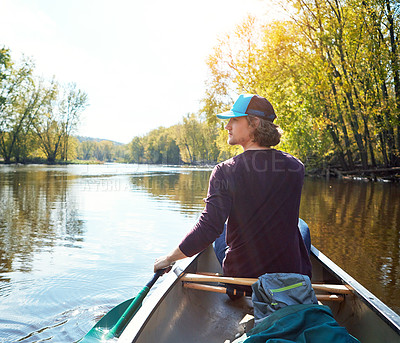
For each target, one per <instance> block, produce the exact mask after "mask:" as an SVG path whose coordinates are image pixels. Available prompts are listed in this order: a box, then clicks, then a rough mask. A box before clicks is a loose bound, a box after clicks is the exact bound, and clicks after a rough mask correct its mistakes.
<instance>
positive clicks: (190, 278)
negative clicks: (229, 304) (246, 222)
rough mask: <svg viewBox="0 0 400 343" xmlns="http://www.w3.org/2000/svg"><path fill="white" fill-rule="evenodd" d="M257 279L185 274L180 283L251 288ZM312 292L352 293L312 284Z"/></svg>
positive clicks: (335, 286)
mask: <svg viewBox="0 0 400 343" xmlns="http://www.w3.org/2000/svg"><path fill="white" fill-rule="evenodd" d="M257 280H258V279H255V278H239V277H229V276H221V275H219V274H214V275H212V274H191V273H186V274H184V275H183V276H182V277H181V281H185V282H221V283H228V284H234V285H241V286H251V285H252V284H254V283H255V282H257ZM312 287H313V289H314V290H318V291H326V292H332V293H338V294H351V293H352V291H351V290H350V289H349V288H348V287H347V286H345V285H328V284H317V283H316V284H312Z"/></svg>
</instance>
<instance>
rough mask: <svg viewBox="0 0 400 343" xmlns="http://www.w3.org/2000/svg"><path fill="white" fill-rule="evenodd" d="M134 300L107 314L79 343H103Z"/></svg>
mask: <svg viewBox="0 0 400 343" xmlns="http://www.w3.org/2000/svg"><path fill="white" fill-rule="evenodd" d="M133 300H135V298H132V299H128V300H126V301H124V302H123V303H121V304H119V305H118V306H115V307H114V308H113V309H112V310H110V311H109V312H107V313H106V315H105V316H104V317H103V318H101V319H100V320H99V321H98V322H97V323H96V325H95V326H93V327H92V328H91V329H90V331H89V332H88V333H87V334H86V335H85V337H83V338H82V339H81V340H80V341H79V342H82V343H90V342H101V341H103V340H104V337H105V336H106V334H107V333H108V332H109V331H110V330H111V329H112V328H113V327H114V325H115V324H116V323H117V322H118V320H119V319H120V318H121V316H122V315H123V314H124V313H125V311H126V309H127V308H128V307H129V305H130V304H131V303H132V301H133Z"/></svg>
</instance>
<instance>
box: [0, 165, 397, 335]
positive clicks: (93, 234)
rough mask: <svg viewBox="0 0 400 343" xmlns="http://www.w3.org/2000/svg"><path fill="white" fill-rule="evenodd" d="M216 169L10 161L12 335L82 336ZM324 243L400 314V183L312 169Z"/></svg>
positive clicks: (1, 286)
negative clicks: (336, 176)
mask: <svg viewBox="0 0 400 343" xmlns="http://www.w3.org/2000/svg"><path fill="white" fill-rule="evenodd" d="M210 171H211V170H210V169H199V168H179V167H163V166H143V165H142V166H137V165H102V166H62V167H59V166H51V167H49V166H0V342H43V341H51V342H74V341H77V340H79V339H80V338H81V337H82V336H83V335H84V334H85V333H86V332H87V331H88V330H90V328H91V327H92V326H93V325H94V324H95V323H96V322H97V320H98V319H99V318H100V317H101V316H102V315H103V314H105V313H106V312H107V311H109V310H110V309H111V308H112V307H114V306H115V305H117V304H119V303H120V302H122V301H124V300H126V299H128V298H129V297H132V296H134V295H135V294H136V293H137V292H138V291H139V290H140V289H141V288H142V287H143V286H144V285H145V283H146V282H147V281H148V280H149V279H150V278H151V276H152V274H153V272H152V265H153V261H154V259H155V258H156V257H158V256H160V255H162V254H165V253H167V252H169V250H171V249H172V248H174V247H175V246H176V245H177V244H178V243H179V242H180V240H181V238H182V236H183V235H184V234H185V233H186V232H187V230H189V229H190V228H191V226H192V225H193V224H194V223H195V221H196V219H197V217H198V216H199V213H200V211H201V210H202V208H203V206H204V203H203V200H202V199H203V198H204V197H205V195H206V192H207V186H208V178H209V175H210ZM301 217H302V218H303V219H305V220H306V221H307V222H308V223H309V225H310V228H311V234H312V239H313V244H314V245H315V246H316V247H317V248H319V249H320V250H321V251H322V252H323V253H325V254H326V255H327V256H328V257H330V258H331V259H332V260H334V261H335V262H336V263H337V264H339V265H340V266H341V267H342V268H344V269H345V270H346V271H347V272H348V273H349V274H350V275H352V276H353V277H355V278H356V279H357V280H358V281H359V282H361V283H362V284H363V285H364V286H365V287H367V288H368V289H369V290H370V291H371V292H372V293H374V294H375V295H376V296H378V297H379V298H380V299H381V300H383V301H384V302H385V303H387V304H388V305H389V306H390V307H391V308H393V309H394V310H395V311H396V312H398V313H400V275H399V274H400V262H399V254H400V253H399V244H400V232H399V229H400V187H399V185H393V184H384V183H368V182H362V181H337V180H329V181H326V180H315V179H307V180H306V182H305V185H304V191H303V198H302V205H301Z"/></svg>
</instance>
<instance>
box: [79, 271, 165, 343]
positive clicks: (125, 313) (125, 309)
mask: <svg viewBox="0 0 400 343" xmlns="http://www.w3.org/2000/svg"><path fill="white" fill-rule="evenodd" d="M164 272H165V269H160V270H157V271H156V272H155V273H154V276H153V278H152V279H151V280H150V281H149V282H148V283H147V284H146V286H144V288H143V289H142V290H141V291H140V292H139V293H138V295H137V296H136V297H135V298H132V299H129V300H126V301H124V302H123V303H121V304H119V305H117V306H116V307H114V308H113V309H112V310H110V311H109V312H108V313H107V314H106V315H105V316H104V317H103V318H101V319H100V320H99V321H98V322H97V324H96V325H95V326H93V328H92V329H91V330H90V331H89V332H88V333H87V334H86V335H85V336H84V337H83V338H82V339H81V340H80V341H79V342H83V343H89V342H104V341H106V340H109V339H112V338H115V337H119V335H120V334H121V332H122V330H123V329H124V328H125V326H126V325H127V324H128V323H129V321H130V320H131V319H132V317H133V316H134V315H135V314H136V312H137V311H138V310H139V308H140V306H141V305H142V302H143V299H144V298H145V297H146V295H147V293H148V292H149V291H150V288H151V287H153V285H154V284H155V283H156V281H157V280H158V278H159V277H160V276H161V275H163V274H164Z"/></svg>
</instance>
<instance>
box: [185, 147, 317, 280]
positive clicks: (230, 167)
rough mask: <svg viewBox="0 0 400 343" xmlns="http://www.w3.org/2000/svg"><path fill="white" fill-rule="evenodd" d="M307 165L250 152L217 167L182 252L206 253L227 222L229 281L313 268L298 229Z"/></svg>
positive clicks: (305, 271) (285, 157)
mask: <svg viewBox="0 0 400 343" xmlns="http://www.w3.org/2000/svg"><path fill="white" fill-rule="evenodd" d="M303 179H304V166H303V164H302V163H301V162H300V161H299V160H298V159H296V158H295V157H293V156H291V155H289V154H287V153H284V152H282V151H279V150H275V149H269V150H247V151H245V152H244V153H242V154H240V155H238V156H235V157H233V158H231V159H229V160H227V161H225V162H222V163H220V164H218V165H217V166H216V167H215V168H214V169H213V172H212V174H211V177H210V184H209V189H208V194H207V198H206V200H205V201H206V206H205V208H204V210H203V212H202V214H201V215H200V218H199V220H198V222H197V223H196V225H195V226H194V227H193V229H192V230H191V231H190V232H189V233H188V234H187V235H186V237H185V238H184V239H183V240H182V242H181V243H180V245H179V248H180V249H181V251H182V252H183V253H184V254H185V255H186V256H193V255H194V254H196V253H198V252H200V251H202V250H204V249H205V248H206V247H207V246H208V245H210V244H211V243H212V242H214V240H215V239H216V238H217V237H218V236H219V235H220V234H221V233H222V231H223V228H224V223H225V222H226V220H227V219H228V221H227V231H226V242H227V244H228V246H229V248H228V250H227V253H226V257H225V260H224V262H223V271H224V274H225V275H227V276H240V277H258V276H260V275H262V274H265V273H277V272H281V273H299V274H305V275H308V276H310V277H311V263H310V259H309V256H308V253H307V250H306V247H305V245H304V242H303V239H302V237H301V234H300V232H299V229H298V216H299V207H300V197H301V189H302V186H303Z"/></svg>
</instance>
